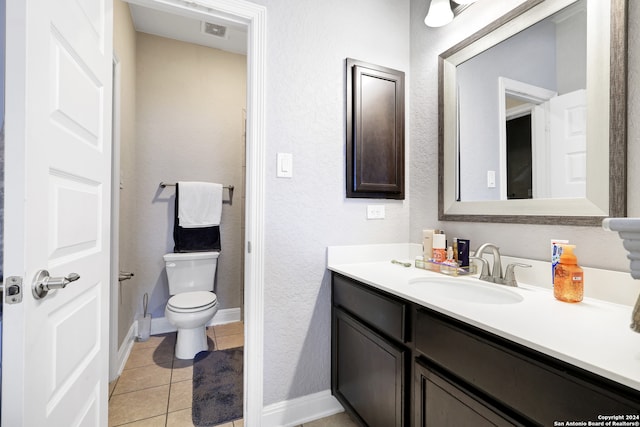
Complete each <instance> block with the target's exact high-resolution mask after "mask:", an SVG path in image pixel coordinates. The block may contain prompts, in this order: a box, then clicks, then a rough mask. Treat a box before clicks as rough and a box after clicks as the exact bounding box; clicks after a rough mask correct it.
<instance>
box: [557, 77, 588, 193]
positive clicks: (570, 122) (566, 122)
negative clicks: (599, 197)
mask: <svg viewBox="0 0 640 427" xmlns="http://www.w3.org/2000/svg"><path fill="white" fill-rule="evenodd" d="M549 103H550V121H549V126H550V137H551V146H550V147H551V150H550V152H549V165H550V168H549V170H550V176H551V183H550V188H551V194H550V197H553V198H556V197H569V198H582V197H586V194H587V95H586V91H585V90H584V89H581V90H577V91H574V92H570V93H567V94H564V95H560V96H556V97H555V98H552V99H551V100H550V101H549Z"/></svg>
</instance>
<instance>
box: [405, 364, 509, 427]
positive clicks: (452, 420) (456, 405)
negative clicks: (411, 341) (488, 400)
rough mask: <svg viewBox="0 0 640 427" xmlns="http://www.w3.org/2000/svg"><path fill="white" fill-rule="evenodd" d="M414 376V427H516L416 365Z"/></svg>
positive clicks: (474, 399)
mask: <svg viewBox="0 0 640 427" xmlns="http://www.w3.org/2000/svg"><path fill="white" fill-rule="evenodd" d="M415 375H416V382H415V387H416V389H415V399H416V402H415V403H416V404H415V426H416V427H448V426H451V427H459V426H474V427H483V426H514V425H519V424H517V423H515V422H513V421H511V420H509V419H507V417H506V416H504V415H501V414H500V413H499V412H498V411H496V410H494V409H492V408H490V407H489V406H488V405H486V404H485V403H483V402H482V401H481V400H479V399H476V398H475V397H474V396H473V395H471V394H469V393H467V392H465V391H463V389H462V388H460V387H457V386H456V385H454V384H453V383H452V382H449V381H448V380H446V379H444V378H443V377H441V376H439V375H437V374H436V373H435V372H433V371H432V370H430V369H428V368H426V367H424V366H422V365H421V364H420V363H416V364H415Z"/></svg>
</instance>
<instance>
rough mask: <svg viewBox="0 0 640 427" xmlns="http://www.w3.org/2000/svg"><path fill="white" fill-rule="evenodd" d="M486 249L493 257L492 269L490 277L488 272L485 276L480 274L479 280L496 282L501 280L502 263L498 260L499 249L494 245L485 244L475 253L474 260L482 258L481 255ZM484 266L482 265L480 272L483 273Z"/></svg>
mask: <svg viewBox="0 0 640 427" xmlns="http://www.w3.org/2000/svg"><path fill="white" fill-rule="evenodd" d="M487 249H491V253H492V255H493V267H492V268H491V273H490V274H491V277H489V272H488V271H487V272H486V273H487V274H486V275H484V277H483V275H482V274H480V280H487V281H488V282H494V283H498V282H496V279H497V280H502V261H501V260H500V248H499V247H497V246H496V245H494V244H493V243H485V244H484V245H482V246H480V247H479V248H478V250H477V251H476V253H475V257H476V258H482V254H484V251H485V250H487ZM484 267H485V264H484V263H483V267H482V270H483V272H484Z"/></svg>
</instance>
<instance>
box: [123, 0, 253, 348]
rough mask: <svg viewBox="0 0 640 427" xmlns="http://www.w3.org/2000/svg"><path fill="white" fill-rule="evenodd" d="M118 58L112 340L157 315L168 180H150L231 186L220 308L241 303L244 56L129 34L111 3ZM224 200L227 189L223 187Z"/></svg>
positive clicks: (162, 299)
mask: <svg viewBox="0 0 640 427" xmlns="http://www.w3.org/2000/svg"><path fill="white" fill-rule="evenodd" d="M114 27H115V28H114V50H115V55H116V57H117V59H118V62H119V64H120V80H121V82H120V85H121V90H120V104H121V114H120V151H121V156H120V187H121V188H120V190H119V193H120V221H119V226H120V232H119V236H120V244H119V250H120V259H119V264H120V265H119V269H120V270H124V271H129V272H133V273H134V274H135V276H134V277H133V279H132V280H127V281H123V282H121V284H120V297H119V301H118V346H120V345H121V344H122V341H123V339H124V338H125V337H126V334H127V333H128V331H129V329H130V327H131V325H132V324H133V322H135V321H136V319H137V318H138V317H139V316H140V315H141V312H142V296H143V295H144V293H148V294H149V311H150V312H151V313H152V316H153V317H154V318H159V317H163V316H164V308H165V305H166V302H167V300H168V298H169V293H168V288H167V281H166V274H165V271H164V262H163V261H162V255H163V254H165V253H167V252H172V251H173V245H174V244H173V236H172V227H173V215H174V200H175V187H167V188H166V189H164V190H161V189H160V188H159V186H158V185H159V183H160V181H166V182H176V181H210V182H220V183H223V184H225V185H229V184H231V185H234V186H235V193H234V203H233V205H232V206H229V205H227V204H224V205H223V209H222V224H221V237H222V255H221V256H220V258H219V260H218V275H217V289H216V292H217V295H218V300H219V303H220V308H222V309H224V308H236V307H241V304H242V289H243V286H242V266H243V260H242V253H243V251H242V242H243V238H242V235H241V233H242V227H243V223H242V221H243V217H244V213H243V211H244V210H243V200H244V188H243V187H244V168H243V163H244V138H243V134H244V118H243V117H244V116H243V110H244V109H245V108H246V102H245V99H246V57H245V56H244V55H237V54H232V53H227V52H223V51H220V50H217V49H210V48H206V47H202V46H197V45H192V44H188V43H183V42H178V41H175V40H170V39H165V38H162V37H157V36H152V35H149V34H144V33H136V31H135V29H134V26H133V23H132V20H131V15H130V12H129V7H128V5H127V4H126V3H124V2H122V1H121V0H116V1H115V2H114ZM224 194H225V198H227V197H228V196H227V194H228V193H227V192H226V191H225V193H224Z"/></svg>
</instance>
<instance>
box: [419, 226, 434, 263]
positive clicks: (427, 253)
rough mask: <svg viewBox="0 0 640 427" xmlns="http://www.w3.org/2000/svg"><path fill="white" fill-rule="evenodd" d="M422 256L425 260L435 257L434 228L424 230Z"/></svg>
mask: <svg viewBox="0 0 640 427" xmlns="http://www.w3.org/2000/svg"><path fill="white" fill-rule="evenodd" d="M422 256H423V257H424V258H423V259H424V260H425V261H428V260H430V259H431V258H433V230H422Z"/></svg>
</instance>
